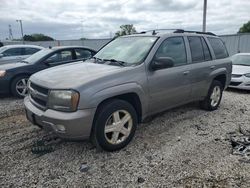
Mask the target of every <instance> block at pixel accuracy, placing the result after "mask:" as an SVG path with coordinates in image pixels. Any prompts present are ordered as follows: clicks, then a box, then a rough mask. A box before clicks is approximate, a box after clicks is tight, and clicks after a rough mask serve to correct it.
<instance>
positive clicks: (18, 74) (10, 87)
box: [9, 73, 31, 91]
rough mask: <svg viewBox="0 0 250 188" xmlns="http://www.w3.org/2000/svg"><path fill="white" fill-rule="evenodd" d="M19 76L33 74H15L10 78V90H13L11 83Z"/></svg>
mask: <svg viewBox="0 0 250 188" xmlns="http://www.w3.org/2000/svg"><path fill="white" fill-rule="evenodd" d="M19 76H31V75H30V74H27V73H21V74H17V75H15V76H14V77H13V78H11V80H10V85H9V90H10V91H11V84H12V82H13V80H14V79H16V78H17V77H19Z"/></svg>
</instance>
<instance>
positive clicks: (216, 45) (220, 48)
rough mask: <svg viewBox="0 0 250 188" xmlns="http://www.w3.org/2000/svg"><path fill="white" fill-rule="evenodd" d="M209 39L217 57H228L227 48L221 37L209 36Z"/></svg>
mask: <svg viewBox="0 0 250 188" xmlns="http://www.w3.org/2000/svg"><path fill="white" fill-rule="evenodd" d="M208 40H209V42H210V44H211V46H212V48H213V50H214V54H215V57H216V59H222V58H226V57H228V53H227V49H226V47H225V45H224V43H223V42H222V40H221V39H218V38H211V37H208Z"/></svg>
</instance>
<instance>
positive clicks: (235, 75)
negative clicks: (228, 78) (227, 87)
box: [232, 74, 242, 78]
mask: <svg viewBox="0 0 250 188" xmlns="http://www.w3.org/2000/svg"><path fill="white" fill-rule="evenodd" d="M241 76H242V75H241V74H232V78H240V77H241Z"/></svg>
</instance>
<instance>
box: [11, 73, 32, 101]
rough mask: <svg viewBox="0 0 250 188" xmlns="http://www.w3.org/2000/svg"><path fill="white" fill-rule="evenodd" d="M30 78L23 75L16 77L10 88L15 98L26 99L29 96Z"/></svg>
mask: <svg viewBox="0 0 250 188" xmlns="http://www.w3.org/2000/svg"><path fill="white" fill-rule="evenodd" d="M28 79H29V76H27V75H23V76H18V77H16V78H15V79H14V80H13V81H12V82H11V86H10V90H11V93H12V95H13V96H15V97H18V98H24V97H25V96H26V95H27V94H28V87H27V83H28Z"/></svg>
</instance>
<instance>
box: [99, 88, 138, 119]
mask: <svg viewBox="0 0 250 188" xmlns="http://www.w3.org/2000/svg"><path fill="white" fill-rule="evenodd" d="M112 99H120V100H124V101H126V102H128V103H130V104H131V105H132V106H133V107H134V109H135V111H136V113H137V117H138V122H139V123H140V122H141V118H142V107H141V101H140V98H139V97H138V95H137V94H136V93H126V94H122V95H117V96H114V97H111V98H108V99H105V100H104V101H102V102H101V103H100V104H99V105H98V107H97V109H98V108H99V107H100V106H101V105H102V104H103V103H106V102H107V101H109V100H112Z"/></svg>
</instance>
